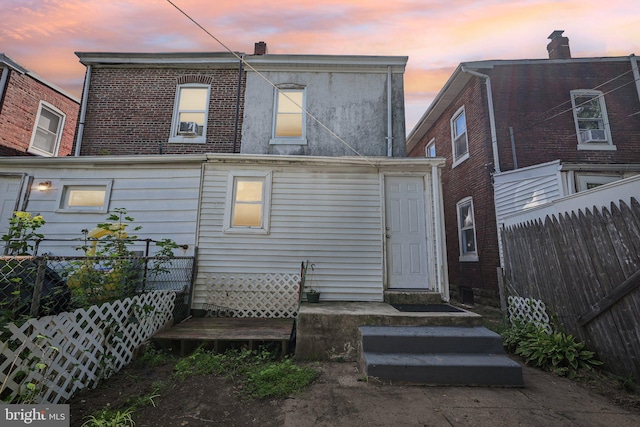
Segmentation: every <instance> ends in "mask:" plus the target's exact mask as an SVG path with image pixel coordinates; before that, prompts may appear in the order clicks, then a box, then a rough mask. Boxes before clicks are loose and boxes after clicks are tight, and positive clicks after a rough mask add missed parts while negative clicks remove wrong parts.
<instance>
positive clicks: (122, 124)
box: [75, 52, 246, 156]
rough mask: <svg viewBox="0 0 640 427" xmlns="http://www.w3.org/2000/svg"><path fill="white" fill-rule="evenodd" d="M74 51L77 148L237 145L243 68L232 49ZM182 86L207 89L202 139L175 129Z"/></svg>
mask: <svg viewBox="0 0 640 427" xmlns="http://www.w3.org/2000/svg"><path fill="white" fill-rule="evenodd" d="M76 55H77V56H78V57H79V58H80V62H82V63H83V64H84V65H85V66H87V78H86V79H85V87H84V91H86V92H87V93H86V98H87V99H86V103H84V105H85V107H84V110H83V111H82V112H81V115H84V120H83V121H82V123H81V126H80V128H79V131H78V137H77V138H76V148H75V152H76V153H77V154H78V155H82V156H90V155H138V154H198V153H233V152H239V149H240V140H241V130H242V116H243V109H244V87H245V79H246V75H245V73H244V72H243V70H242V69H241V67H240V61H239V59H238V58H237V57H235V56H234V55H233V54H230V53H158V54H154V53H146V54H143V53H79V52H78V53H76ZM182 87H185V88H189V87H195V88H206V89H207V100H206V103H207V105H206V108H205V110H206V112H207V114H206V122H205V123H200V128H201V129H204V131H201V132H204V135H201V136H202V138H198V137H197V136H196V135H193V136H195V137H193V138H188V137H184V138H182V137H178V136H177V132H178V133H179V130H178V129H177V128H176V126H179V123H180V119H179V118H178V117H177V113H176V111H177V110H178V109H179V108H180V107H179V106H178V100H177V98H178V97H179V91H180V88H182ZM83 96H85V95H84V94H83ZM192 117H193V116H192ZM78 147H79V148H78Z"/></svg>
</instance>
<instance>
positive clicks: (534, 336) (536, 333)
mask: <svg viewBox="0 0 640 427" xmlns="http://www.w3.org/2000/svg"><path fill="white" fill-rule="evenodd" d="M502 338H503V341H504V346H505V347H506V348H507V350H508V351H509V352H511V353H513V354H516V355H518V356H520V357H522V358H523V360H524V361H525V363H526V364H528V365H531V366H534V367H537V368H540V369H543V370H545V371H550V372H554V373H556V374H558V375H560V376H566V377H569V378H574V377H575V376H576V375H577V374H579V373H581V372H583V371H587V370H591V369H593V367H594V366H600V365H602V362H601V361H599V360H598V359H597V358H596V356H595V353H593V352H592V351H589V350H585V344H584V343H583V342H578V341H576V339H575V338H574V337H573V336H572V335H567V334H566V333H564V332H561V331H552V332H550V333H549V332H547V331H546V330H545V329H544V328H543V327H542V326H540V325H538V324H536V323H535V322H527V323H516V324H515V325H514V326H512V327H511V328H509V329H506V330H504V331H503V332H502Z"/></svg>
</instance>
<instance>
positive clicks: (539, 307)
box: [507, 296, 551, 332]
mask: <svg viewBox="0 0 640 427" xmlns="http://www.w3.org/2000/svg"><path fill="white" fill-rule="evenodd" d="M507 300H508V303H509V320H510V321H511V324H512V325H513V324H514V323H516V322H521V323H530V322H534V323H535V324H537V325H539V326H542V327H543V328H544V329H545V330H546V331H547V332H551V325H550V324H549V315H548V314H547V306H546V305H545V304H544V302H542V301H540V300H539V299H534V298H522V297H517V296H509V298H508V299H507Z"/></svg>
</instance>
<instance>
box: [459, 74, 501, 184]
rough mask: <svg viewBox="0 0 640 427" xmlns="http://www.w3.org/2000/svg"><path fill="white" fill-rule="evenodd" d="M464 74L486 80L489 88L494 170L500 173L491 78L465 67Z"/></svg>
mask: <svg viewBox="0 0 640 427" xmlns="http://www.w3.org/2000/svg"><path fill="white" fill-rule="evenodd" d="M461 70H462V72H463V73H469V74H471V75H473V76H476V77H480V78H482V79H484V83H485V85H486V86H487V104H488V107H489V126H490V127H491V148H492V149H493V168H494V171H495V172H500V159H499V158H498V136H497V132H496V117H495V114H494V112H493V93H492V91H491V78H490V77H489V76H488V75H486V74H482V73H479V72H477V71H473V70H467V69H466V68H465V67H464V65H463V66H462V67H461Z"/></svg>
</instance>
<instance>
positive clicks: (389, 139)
mask: <svg viewBox="0 0 640 427" xmlns="http://www.w3.org/2000/svg"><path fill="white" fill-rule="evenodd" d="M391 92H392V91H391V66H390V65H389V66H387V157H393V120H391V119H392V116H391V115H392V111H393V110H392V107H393V105H392V104H393V103H392V102H391Z"/></svg>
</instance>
